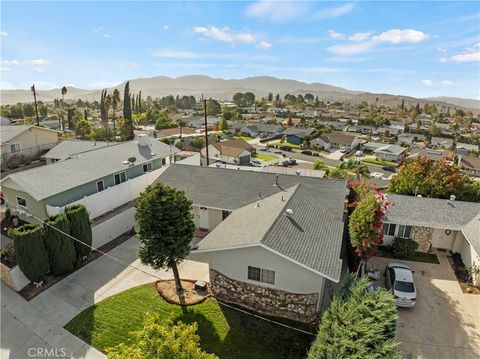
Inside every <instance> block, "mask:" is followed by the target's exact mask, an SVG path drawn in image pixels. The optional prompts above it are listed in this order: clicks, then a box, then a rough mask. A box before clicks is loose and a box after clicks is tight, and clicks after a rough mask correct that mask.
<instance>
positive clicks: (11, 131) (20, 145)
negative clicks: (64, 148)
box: [0, 125, 58, 168]
mask: <svg viewBox="0 0 480 359" xmlns="http://www.w3.org/2000/svg"><path fill="white" fill-rule="evenodd" d="M0 130H1V141H2V147H1V152H2V157H1V165H2V168H3V167H4V166H8V167H10V166H13V164H12V165H10V163H13V161H17V162H18V161H19V162H27V161H31V160H32V159H35V158H37V157H38V156H40V155H41V154H42V153H43V152H46V151H47V150H49V149H50V148H52V147H54V146H55V145H56V144H57V143H58V132H57V131H53V130H49V129H47V128H43V127H37V126H33V125H7V126H1V127H0ZM12 168H13V167H12Z"/></svg>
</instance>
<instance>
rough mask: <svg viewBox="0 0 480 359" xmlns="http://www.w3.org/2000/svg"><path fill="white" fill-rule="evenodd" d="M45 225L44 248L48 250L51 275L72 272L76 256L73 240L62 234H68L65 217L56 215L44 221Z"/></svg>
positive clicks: (68, 229)
mask: <svg viewBox="0 0 480 359" xmlns="http://www.w3.org/2000/svg"><path fill="white" fill-rule="evenodd" d="M45 223H46V224H45V227H44V229H45V247H47V250H48V257H49V262H50V269H51V271H52V273H53V274H55V275H62V274H65V273H68V272H70V271H72V270H73V268H74V265H75V261H76V259H77V254H76V252H75V244H74V241H73V239H71V238H69V237H68V236H66V235H65V234H63V233H62V232H64V233H68V234H70V226H69V224H68V220H67V217H66V216H65V215H64V214H57V215H55V216H50V217H48V218H47V219H45ZM52 227H53V228H52ZM60 231H61V232H60Z"/></svg>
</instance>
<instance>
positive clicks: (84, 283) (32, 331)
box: [1, 237, 209, 359]
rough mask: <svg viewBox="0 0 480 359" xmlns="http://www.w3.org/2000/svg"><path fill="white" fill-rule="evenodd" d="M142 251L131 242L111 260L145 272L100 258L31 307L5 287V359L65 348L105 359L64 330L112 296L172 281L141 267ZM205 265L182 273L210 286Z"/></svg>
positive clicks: (187, 266)
mask: <svg viewBox="0 0 480 359" xmlns="http://www.w3.org/2000/svg"><path fill="white" fill-rule="evenodd" d="M138 247H139V242H138V241H137V240H136V238H135V237H132V238H130V239H128V240H127V241H126V242H124V243H122V244H121V245H119V246H118V247H116V248H114V249H113V250H111V251H110V252H108V254H110V255H111V256H113V257H115V258H118V259H120V260H121V261H122V262H124V263H128V264H130V265H132V266H134V267H135V268H138V269H141V270H142V271H139V270H136V269H134V268H132V267H127V266H126V265H125V264H124V263H120V262H118V261H115V260H113V259H111V258H109V257H107V256H102V257H100V258H98V259H97V260H95V261H93V262H91V263H89V264H88V265H86V266H85V267H83V268H81V269H79V270H78V271H76V272H74V273H72V274H71V275H69V276H68V277H66V278H64V279H63V280H62V281H60V282H58V283H57V284H55V285H54V286H52V287H50V288H48V289H47V290H46V291H44V292H43V293H41V294H40V295H38V296H37V297H35V298H33V299H32V300H31V301H30V302H27V301H25V300H24V299H23V298H21V297H20V296H19V295H18V294H17V293H15V292H13V291H12V290H10V289H9V288H6V287H4V286H3V285H2V294H1V295H2V337H1V348H2V352H1V354H2V355H1V358H2V359H3V358H27V357H28V352H27V350H28V349H30V348H31V347H32V346H34V347H45V348H57V349H60V348H67V349H68V350H67V356H68V357H70V356H72V357H75V358H96V357H104V355H103V354H101V353H99V352H98V351H96V350H95V349H93V348H91V347H90V346H88V345H87V344H86V343H84V342H83V341H81V340H80V339H79V338H77V337H75V336H73V335H72V334H70V333H69V332H67V331H66V330H64V329H63V326H65V324H67V323H68V322H69V321H70V320H71V319H73V318H74V317H75V316H77V315H78V314H79V313H80V312H82V311H83V310H84V309H86V308H88V307H90V306H92V305H93V304H95V303H98V302H99V301H101V300H103V299H105V298H108V297H110V296H112V295H114V294H117V293H119V292H122V291H124V290H126V289H129V288H132V287H136V286H138V285H141V284H145V283H151V282H154V281H155V280H157V279H158V278H160V279H170V278H173V275H172V272H171V271H166V270H158V271H156V270H153V269H151V268H149V267H147V266H144V265H142V264H141V263H140V260H139V259H138ZM202 260H205V259H204V258H202V257H201V256H198V257H195V260H185V261H183V262H182V263H181V264H180V265H179V267H178V269H179V272H180V276H181V277H182V278H186V279H201V280H204V281H209V274H208V264H207V263H204V262H202ZM58 357H60V355H58Z"/></svg>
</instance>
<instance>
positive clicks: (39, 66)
mask: <svg viewBox="0 0 480 359" xmlns="http://www.w3.org/2000/svg"><path fill="white" fill-rule="evenodd" d="M0 64H1V65H7V66H25V67H28V68H30V69H31V70H33V71H36V72H45V71H46V70H47V67H48V66H50V65H51V62H50V61H48V60H45V59H33V60H24V61H18V60H4V61H2V62H0ZM7 71H8V70H7Z"/></svg>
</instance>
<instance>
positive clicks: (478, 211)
mask: <svg viewBox="0 0 480 359" xmlns="http://www.w3.org/2000/svg"><path fill="white" fill-rule="evenodd" d="M388 200H389V201H393V202H394V203H395V204H394V205H393V206H391V207H390V208H389V209H388V211H387V214H386V216H385V217H384V219H383V233H384V244H385V245H388V244H391V243H392V240H393V239H394V238H395V237H397V238H398V237H399V238H412V239H413V240H415V241H416V242H417V243H418V244H419V246H418V249H417V250H418V251H419V252H427V251H428V250H429V249H430V248H440V249H444V250H451V251H452V252H458V253H460V254H461V256H462V260H463V262H464V263H465V265H466V266H467V267H470V266H472V264H477V265H480V203H475V202H463V201H455V200H446V199H437V198H423V197H415V196H403V195H389V196H388Z"/></svg>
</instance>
